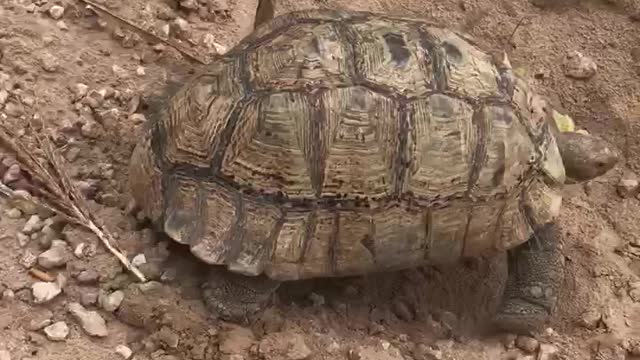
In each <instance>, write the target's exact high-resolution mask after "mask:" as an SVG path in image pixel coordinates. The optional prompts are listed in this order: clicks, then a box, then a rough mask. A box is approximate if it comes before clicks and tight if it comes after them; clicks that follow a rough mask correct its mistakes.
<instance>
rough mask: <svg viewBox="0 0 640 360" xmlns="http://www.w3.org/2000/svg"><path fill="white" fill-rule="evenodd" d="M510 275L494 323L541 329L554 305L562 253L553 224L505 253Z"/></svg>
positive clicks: (524, 330) (504, 327) (503, 326)
mask: <svg viewBox="0 0 640 360" xmlns="http://www.w3.org/2000/svg"><path fill="white" fill-rule="evenodd" d="M508 259H509V260H508V268H509V270H508V271H509V277H508V280H507V284H506V287H505V290H504V294H503V298H502V303H501V305H500V307H499V308H498V313H497V314H496V317H495V324H496V325H497V326H498V327H499V328H501V329H502V330H505V331H511V332H515V333H521V334H530V333H532V332H535V331H539V330H541V328H542V327H543V326H544V324H545V323H546V322H547V320H548V319H549V317H550V316H551V312H552V311H553V309H554V308H555V306H556V302H557V299H558V293H559V289H560V285H561V282H562V277H563V256H562V254H561V253H560V249H559V248H558V240H557V229H556V225H555V224H551V223H550V224H545V225H542V226H539V227H537V229H535V231H534V233H533V235H532V236H531V238H530V239H529V241H527V242H526V243H524V244H522V245H520V246H519V247H517V248H515V249H513V250H511V251H509V253H508Z"/></svg>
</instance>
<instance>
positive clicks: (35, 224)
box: [22, 215, 44, 235]
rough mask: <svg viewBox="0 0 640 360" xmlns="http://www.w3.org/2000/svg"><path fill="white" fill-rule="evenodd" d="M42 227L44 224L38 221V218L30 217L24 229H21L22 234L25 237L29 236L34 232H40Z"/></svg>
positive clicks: (35, 216) (36, 216)
mask: <svg viewBox="0 0 640 360" xmlns="http://www.w3.org/2000/svg"><path fill="white" fill-rule="evenodd" d="M43 226H44V222H42V220H40V216H38V215H31V217H30V218H29V220H27V222H26V223H25V224H24V227H23V228H22V232H23V233H24V234H26V235H31V234H33V233H35V232H38V231H40V230H41V229H42V227H43Z"/></svg>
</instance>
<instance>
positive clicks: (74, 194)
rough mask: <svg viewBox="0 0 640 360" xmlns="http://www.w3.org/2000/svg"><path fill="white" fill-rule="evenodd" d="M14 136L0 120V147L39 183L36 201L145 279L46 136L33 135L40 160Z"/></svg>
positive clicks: (4, 190) (3, 189)
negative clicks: (91, 235) (97, 241)
mask: <svg viewBox="0 0 640 360" xmlns="http://www.w3.org/2000/svg"><path fill="white" fill-rule="evenodd" d="M16 139H17V137H16V136H15V135H14V134H12V132H11V131H10V130H9V129H7V127H6V126H5V125H4V124H0V147H2V148H4V149H5V150H7V151H9V152H10V153H12V154H13V155H14V156H15V158H16V160H17V161H18V162H19V163H20V165H21V167H22V168H23V169H24V170H25V171H27V172H28V173H29V174H30V175H31V176H32V178H33V180H34V181H37V182H38V183H40V186H38V188H37V189H36V190H37V195H39V196H41V197H43V198H44V200H45V201H44V203H39V204H38V205H42V206H44V207H45V208H48V209H50V210H53V211H54V212H56V213H58V214H59V215H61V216H63V217H65V218H66V219H67V220H69V221H70V222H73V223H75V224H78V225H80V226H82V227H85V228H87V229H89V230H90V231H91V232H93V233H94V234H96V236H97V237H98V238H99V239H100V241H101V242H102V243H103V244H104V246H105V247H106V248H107V249H108V250H109V251H110V252H111V253H112V254H113V255H114V256H115V257H116V258H118V260H119V261H120V262H121V263H122V265H123V266H124V267H125V268H126V269H127V270H129V271H130V272H132V273H133V274H134V275H135V276H136V277H137V278H138V280H140V281H142V282H144V281H146V278H145V276H144V275H143V274H142V273H141V272H140V270H138V269H137V268H136V267H135V266H134V265H133V264H131V263H130V262H129V260H128V259H127V258H126V256H124V255H123V254H122V252H121V251H120V250H119V249H118V248H117V245H114V244H115V241H114V238H113V236H111V234H110V233H109V232H108V231H106V230H105V229H104V228H103V226H101V225H100V224H99V221H98V220H97V219H96V218H95V217H94V216H93V214H92V213H91V211H90V209H89V206H88V205H87V203H86V202H85V199H84V198H83V196H82V195H81V194H80V192H79V190H78V189H77V188H76V186H75V185H74V184H73V182H72V181H71V180H70V178H69V176H68V175H67V174H66V172H65V170H64V168H63V166H62V164H63V160H62V157H61V156H60V155H59V154H58V153H57V152H55V150H54V148H53V145H52V144H51V142H50V141H49V139H48V138H44V139H42V138H41V137H39V136H38V135H36V142H37V145H38V147H39V148H40V149H41V150H42V151H43V152H44V156H45V160H44V161H43V160H40V159H38V158H36V157H35V156H34V155H33V152H31V151H29V150H28V149H27V148H26V147H25V146H23V145H22V144H20V142H19V141H17V140H16ZM0 192H1V193H3V194H5V195H6V196H9V197H13V196H14V192H13V190H11V189H10V188H9V187H7V186H5V185H1V186H0ZM27 200H29V199H27Z"/></svg>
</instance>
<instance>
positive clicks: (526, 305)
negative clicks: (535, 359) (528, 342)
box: [493, 299, 551, 335]
mask: <svg viewBox="0 0 640 360" xmlns="http://www.w3.org/2000/svg"><path fill="white" fill-rule="evenodd" d="M550 318H551V312H550V311H548V310H547V309H545V308H544V307H542V306H540V305H538V304H533V303H530V302H527V301H525V300H522V299H508V300H506V301H504V302H503V303H502V305H501V306H500V308H499V310H498V313H497V314H496V315H495V317H494V319H493V322H494V325H495V326H496V327H498V328H499V329H500V330H503V331H507V332H510V333H515V334H520V335H531V334H533V333H535V332H538V331H540V330H541V329H542V328H543V327H544V325H545V324H546V323H547V322H548V321H549V319H550Z"/></svg>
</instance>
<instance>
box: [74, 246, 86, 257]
mask: <svg viewBox="0 0 640 360" xmlns="http://www.w3.org/2000/svg"><path fill="white" fill-rule="evenodd" d="M85 246H87V244H85V243H80V244H78V246H76V248H75V250H73V255H75V257H77V258H78V259H80V258H82V257H83V256H84V253H83V250H84V247H85Z"/></svg>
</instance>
